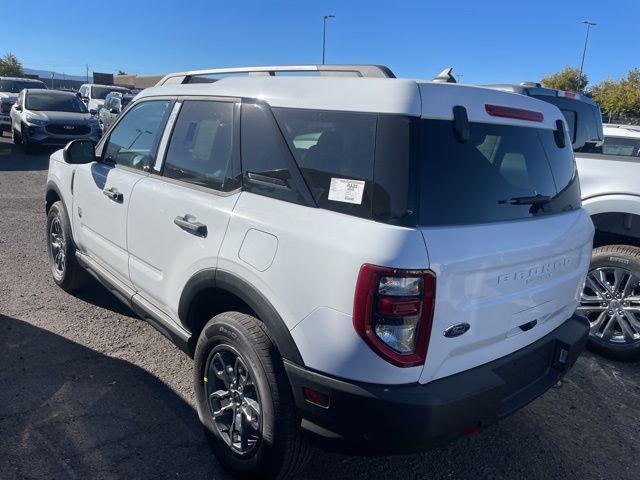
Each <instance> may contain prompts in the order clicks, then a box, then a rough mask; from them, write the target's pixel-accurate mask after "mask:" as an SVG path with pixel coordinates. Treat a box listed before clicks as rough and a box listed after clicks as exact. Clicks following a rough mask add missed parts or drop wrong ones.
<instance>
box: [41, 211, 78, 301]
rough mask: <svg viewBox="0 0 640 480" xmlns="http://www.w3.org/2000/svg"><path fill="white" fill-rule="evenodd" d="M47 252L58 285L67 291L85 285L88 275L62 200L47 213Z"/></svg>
mask: <svg viewBox="0 0 640 480" xmlns="http://www.w3.org/2000/svg"><path fill="white" fill-rule="evenodd" d="M47 252H48V256H49V267H50V268H51V274H52V276H53V281H54V282H55V283H56V285H58V286H59V287H60V288H62V289H63V290H65V291H67V292H72V291H74V290H77V289H78V288H80V287H82V286H83V285H85V283H86V280H87V278H88V275H87V272H86V271H85V270H84V269H83V268H82V267H81V266H80V264H79V263H78V260H77V259H76V246H75V243H74V242H73V236H72V234H71V225H70V223H69V217H68V215H67V210H66V209H65V208H64V204H63V203H62V202H61V201H57V202H55V203H54V204H53V205H51V208H50V209H49V213H48V214H47ZM60 255H62V256H60Z"/></svg>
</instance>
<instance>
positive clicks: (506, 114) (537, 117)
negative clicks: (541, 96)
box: [484, 104, 544, 122]
mask: <svg viewBox="0 0 640 480" xmlns="http://www.w3.org/2000/svg"><path fill="white" fill-rule="evenodd" d="M484 109H485V110H486V111H487V113H488V114H489V115H491V116H492V117H502V118H516V119H518V120H528V121H530V122H542V121H543V120H544V115H543V114H542V113H541V112H536V111H535V110H525V109H524V108H514V107H505V106H503V105H489V104H486V105H485V106H484Z"/></svg>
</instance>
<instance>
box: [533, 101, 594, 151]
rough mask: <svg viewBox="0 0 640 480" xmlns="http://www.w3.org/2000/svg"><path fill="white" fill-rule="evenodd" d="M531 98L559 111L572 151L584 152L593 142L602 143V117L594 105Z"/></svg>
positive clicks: (581, 102)
mask: <svg viewBox="0 0 640 480" xmlns="http://www.w3.org/2000/svg"><path fill="white" fill-rule="evenodd" d="M531 96H532V97H533V98H537V99H538V100H542V101H545V102H547V103H551V104H552V105H555V106H556V107H558V108H559V109H560V111H561V112H562V114H563V115H564V118H565V119H566V120H567V124H568V125H569V133H570V135H571V141H572V143H573V150H574V151H576V152H580V151H584V149H589V148H591V145H592V144H593V142H601V141H602V116H601V114H600V109H599V108H598V107H597V106H596V105H592V104H590V103H587V102H584V101H581V100H575V99H572V98H566V97H552V96H551V95H531Z"/></svg>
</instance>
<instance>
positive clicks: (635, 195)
mask: <svg viewBox="0 0 640 480" xmlns="http://www.w3.org/2000/svg"><path fill="white" fill-rule="evenodd" d="M491 87H492V88H495V89H498V90H504V91H509V92H514V93H520V94H522V95H527V96H529V97H534V98H537V99H539V100H544V101H545V102H548V103H551V104H553V105H555V106H556V107H558V108H559V109H560V111H561V112H562V114H563V115H564V117H565V119H566V120H567V124H568V126H569V134H570V136H571V141H572V143H573V150H574V155H575V159H576V166H577V169H578V175H579V177H580V187H581V192H582V193H581V196H582V202H583V206H584V208H585V209H586V210H587V211H588V212H589V215H590V216H591V219H592V220H593V223H594V225H595V228H596V236H595V239H594V247H596V248H595V249H594V250H593V255H592V259H591V265H590V267H589V274H588V276H587V280H586V282H585V286H584V290H583V293H582V297H581V305H580V307H579V308H578V313H579V314H580V315H583V316H585V317H587V318H588V319H589V322H590V324H591V334H590V339H589V346H590V348H591V349H592V350H594V351H597V352H599V353H602V354H604V355H607V356H609V357H613V358H616V359H621V360H640V248H639V247H640V182H639V181H638V179H639V178H640V158H639V157H638V146H637V143H640V141H639V140H637V138H638V137H640V132H639V131H638V130H640V127H629V126H626V127H625V126H617V127H613V126H607V127H606V128H604V130H603V124H602V116H601V113H600V109H599V107H598V105H597V103H596V102H594V101H593V100H592V99H590V98H588V97H586V96H584V95H581V94H579V93H575V92H565V91H562V90H554V89H550V88H543V87H541V85H540V84H537V83H529V82H527V83H522V84H520V85H491ZM634 129H637V130H634ZM634 137H635V139H634ZM634 145H635V146H634ZM627 153H631V155H629V154H627ZM634 154H635V155H634Z"/></svg>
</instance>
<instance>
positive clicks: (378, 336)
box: [353, 264, 436, 367]
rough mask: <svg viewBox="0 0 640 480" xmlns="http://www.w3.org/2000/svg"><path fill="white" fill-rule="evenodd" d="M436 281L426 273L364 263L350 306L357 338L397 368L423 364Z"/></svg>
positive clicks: (431, 274)
mask: <svg viewBox="0 0 640 480" xmlns="http://www.w3.org/2000/svg"><path fill="white" fill-rule="evenodd" d="M435 292H436V279H435V276H434V274H433V272H431V271H429V270H399V269H393V268H386V267H378V266H376V265H369V264H364V265H362V267H361V268H360V274H359V276H358V283H357V285H356V294H355V299H354V306H353V326H354V327H355V329H356V331H357V332H358V335H360V337H362V339H363V340H364V341H365V342H366V343H367V344H368V345H369V347H371V348H372V349H373V351H374V352H376V353H377V354H378V355H380V356H381V357H382V358H384V359H385V360H387V361H388V362H390V363H392V364H394V365H396V366H398V367H415V366H417V365H422V364H423V363H424V360H425V357H426V354H427V346H428V343H429V337H430V335H431V324H432V321H433V307H434V302H435Z"/></svg>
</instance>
